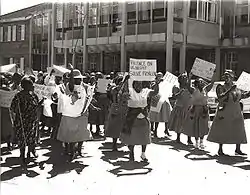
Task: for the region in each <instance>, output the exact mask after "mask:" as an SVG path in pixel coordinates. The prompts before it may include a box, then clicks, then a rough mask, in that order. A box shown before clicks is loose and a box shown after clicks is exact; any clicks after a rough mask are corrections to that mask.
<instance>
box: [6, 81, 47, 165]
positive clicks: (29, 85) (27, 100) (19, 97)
mask: <svg viewBox="0 0 250 195" xmlns="http://www.w3.org/2000/svg"><path fill="white" fill-rule="evenodd" d="M21 86H22V88H23V90H22V91H20V92H18V93H17V94H16V95H15V97H14V99H13V100H12V103H11V107H10V110H11V112H12V116H13V119H14V121H13V122H14V127H15V131H16V139H17V143H18V147H19V148H20V158H21V160H22V162H23V163H25V147H26V146H28V153H27V158H30V154H33V156H34V157H37V154H36V152H35V143H36V132H37V128H38V126H39V122H38V108H39V106H41V104H42V102H43V100H41V101H40V102H39V100H38V97H37V95H36V94H35V93H34V86H33V82H32V81H31V80H30V78H23V79H22V81H21Z"/></svg>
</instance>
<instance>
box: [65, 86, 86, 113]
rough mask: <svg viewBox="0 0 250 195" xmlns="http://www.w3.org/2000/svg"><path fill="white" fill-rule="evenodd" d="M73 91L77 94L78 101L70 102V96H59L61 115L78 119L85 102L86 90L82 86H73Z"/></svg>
mask: <svg viewBox="0 0 250 195" xmlns="http://www.w3.org/2000/svg"><path fill="white" fill-rule="evenodd" d="M74 91H75V92H77V93H78V99H77V100H76V101H72V95H66V94H61V96H60V99H61V100H60V103H61V104H62V110H61V111H62V115H63V116H69V117H79V116H81V113H82V111H83V108H84V106H85V101H86V96H87V94H86V90H85V88H84V86H82V85H75V86H74Z"/></svg>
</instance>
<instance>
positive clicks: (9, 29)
mask: <svg viewBox="0 0 250 195" xmlns="http://www.w3.org/2000/svg"><path fill="white" fill-rule="evenodd" d="M7 41H11V26H8V38H7Z"/></svg>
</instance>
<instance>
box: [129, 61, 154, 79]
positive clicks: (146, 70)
mask: <svg viewBox="0 0 250 195" xmlns="http://www.w3.org/2000/svg"><path fill="white" fill-rule="evenodd" d="M129 72H130V76H131V77H132V78H133V80H135V81H153V80H154V79H155V75H156V60H145V59H133V58H130V66H129Z"/></svg>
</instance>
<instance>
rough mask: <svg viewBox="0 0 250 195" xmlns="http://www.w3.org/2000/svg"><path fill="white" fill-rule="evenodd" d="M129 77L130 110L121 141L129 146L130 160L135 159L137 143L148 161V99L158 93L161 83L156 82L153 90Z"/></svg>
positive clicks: (144, 159) (142, 156)
mask: <svg viewBox="0 0 250 195" xmlns="http://www.w3.org/2000/svg"><path fill="white" fill-rule="evenodd" d="M128 78H129V76H127V77H126V79H127V81H126V82H127V85H126V86H127V92H128V93H129V100H128V111H127V116H126V119H125V123H124V126H123V129H122V133H121V141H122V143H124V144H126V145H128V147H129V150H130V155H129V159H130V161H134V146H135V145H141V146H142V154H141V159H142V160H143V161H147V158H146V155H145V152H146V148H147V145H148V144H150V143H151V136H150V122H149V120H148V103H147V99H148V98H151V97H153V96H155V95H157V94H158V92H159V83H156V85H155V87H154V89H153V90H152V89H149V88H143V87H142V82H140V81H133V82H128ZM124 95H126V93H124Z"/></svg>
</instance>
